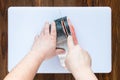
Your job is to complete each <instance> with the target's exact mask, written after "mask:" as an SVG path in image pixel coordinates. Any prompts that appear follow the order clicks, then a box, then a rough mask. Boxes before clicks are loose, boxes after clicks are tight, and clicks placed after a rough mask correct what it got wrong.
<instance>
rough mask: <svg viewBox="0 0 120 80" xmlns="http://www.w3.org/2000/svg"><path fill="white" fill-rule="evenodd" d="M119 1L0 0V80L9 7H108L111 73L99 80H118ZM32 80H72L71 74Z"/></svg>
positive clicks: (4, 72) (3, 70) (4, 69)
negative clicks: (110, 25)
mask: <svg viewBox="0 0 120 80" xmlns="http://www.w3.org/2000/svg"><path fill="white" fill-rule="evenodd" d="M119 5H120V0H0V80H2V79H3V78H4V77H5V76H6V75H7V73H8V72H7V55H8V51H7V50H8V42H7V41H8V38H7V37H8V26H7V23H8V21H7V17H8V16H7V9H8V7H9V6H110V7H111V9H112V72H111V73H109V74H96V76H97V77H98V79H99V80H120V6H119ZM34 80H74V78H73V76H72V75H71V74H37V75H36V76H35V79H34Z"/></svg>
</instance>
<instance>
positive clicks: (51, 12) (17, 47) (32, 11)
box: [8, 7, 112, 73]
mask: <svg viewBox="0 0 120 80" xmlns="http://www.w3.org/2000/svg"><path fill="white" fill-rule="evenodd" d="M64 16H68V17H69V18H70V19H71V22H72V23H73V25H74V27H75V31H76V35H77V38H78V41H79V44H80V46H81V47H82V48H84V49H85V50H87V51H88V52H89V54H90V56H91V58H92V69H93V71H94V72H95V73H109V72H111V62H112V60H111V9H110V8H109V7H10V8H9V9H8V71H10V70H11V69H12V68H13V67H14V66H15V65H16V64H17V63H18V62H19V61H20V60H21V59H22V58H23V57H24V56H25V55H26V54H27V53H28V52H29V51H30V49H31V46H32V44H33V41H34V37H35V35H36V34H39V33H40V31H41V29H42V27H43V25H44V23H45V21H49V22H52V21H54V20H55V19H57V18H60V17H64ZM38 73H69V72H68V71H67V70H65V69H64V68H63V67H61V65H60V62H59V59H58V57H57V56H56V57H54V58H52V59H50V60H47V61H44V62H43V63H42V65H41V66H40V68H39V70H38Z"/></svg>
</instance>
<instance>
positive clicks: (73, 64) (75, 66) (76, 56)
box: [65, 36, 91, 74]
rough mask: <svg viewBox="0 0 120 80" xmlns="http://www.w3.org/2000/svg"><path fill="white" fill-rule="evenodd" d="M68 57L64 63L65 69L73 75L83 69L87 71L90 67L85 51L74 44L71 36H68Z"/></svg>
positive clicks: (88, 57) (89, 60)
mask: <svg viewBox="0 0 120 80" xmlns="http://www.w3.org/2000/svg"><path fill="white" fill-rule="evenodd" d="M68 49H69V51H68V55H67V57H66V60H65V63H66V67H67V69H68V70H69V71H70V72H72V73H73V74H74V73H76V72H77V71H81V70H82V69H83V68H84V69H88V68H90V67H91V58H90V56H89V54H88V52H87V51H85V50H83V49H82V48H80V46H79V45H78V44H77V45H75V44H74V41H73V38H72V36H68Z"/></svg>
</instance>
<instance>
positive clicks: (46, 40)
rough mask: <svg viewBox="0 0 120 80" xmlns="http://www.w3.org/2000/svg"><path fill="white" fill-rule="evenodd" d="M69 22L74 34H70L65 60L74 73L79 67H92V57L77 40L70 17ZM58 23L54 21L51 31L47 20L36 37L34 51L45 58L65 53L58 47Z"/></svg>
mask: <svg viewBox="0 0 120 80" xmlns="http://www.w3.org/2000/svg"><path fill="white" fill-rule="evenodd" d="M68 24H69V26H70V30H71V33H72V35H70V36H68V38H67V44H68V54H67V57H66V60H65V64H66V67H67V69H68V70H69V71H71V72H72V73H76V71H78V70H79V69H83V68H90V66H91V59H90V56H89V55H88V52H86V51H85V50H83V49H82V48H81V47H80V46H79V45H78V42H77V39H76V36H75V31H74V28H73V26H72V24H71V22H70V20H69V19H68ZM56 37H57V32H56V25H55V23H54V22H53V23H52V24H51V31H50V30H49V23H48V22H46V23H45V25H44V28H43V30H42V32H41V33H40V35H37V36H36V37H35V40H34V43H33V46H32V51H34V52H35V53H36V54H40V53H42V54H40V55H42V56H43V60H45V59H49V58H52V57H53V56H55V55H57V54H62V53H65V51H64V50H63V49H56Z"/></svg>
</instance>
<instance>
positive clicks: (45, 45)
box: [32, 22, 64, 59]
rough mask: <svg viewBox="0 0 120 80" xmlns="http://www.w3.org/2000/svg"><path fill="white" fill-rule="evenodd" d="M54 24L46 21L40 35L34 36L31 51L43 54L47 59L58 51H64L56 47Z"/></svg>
mask: <svg viewBox="0 0 120 80" xmlns="http://www.w3.org/2000/svg"><path fill="white" fill-rule="evenodd" d="M56 34H57V33H56V26H55V23H54V22H53V23H52V24H51V29H50V25H49V23H48V22H46V23H45V25H44V28H43V30H42V32H41V33H40V35H37V36H36V37H35V40H34V43H33V46H32V51H34V52H36V53H38V54H40V53H42V55H43V56H44V59H49V58H51V57H53V56H55V55H57V54H58V53H64V50H63V49H56Z"/></svg>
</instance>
